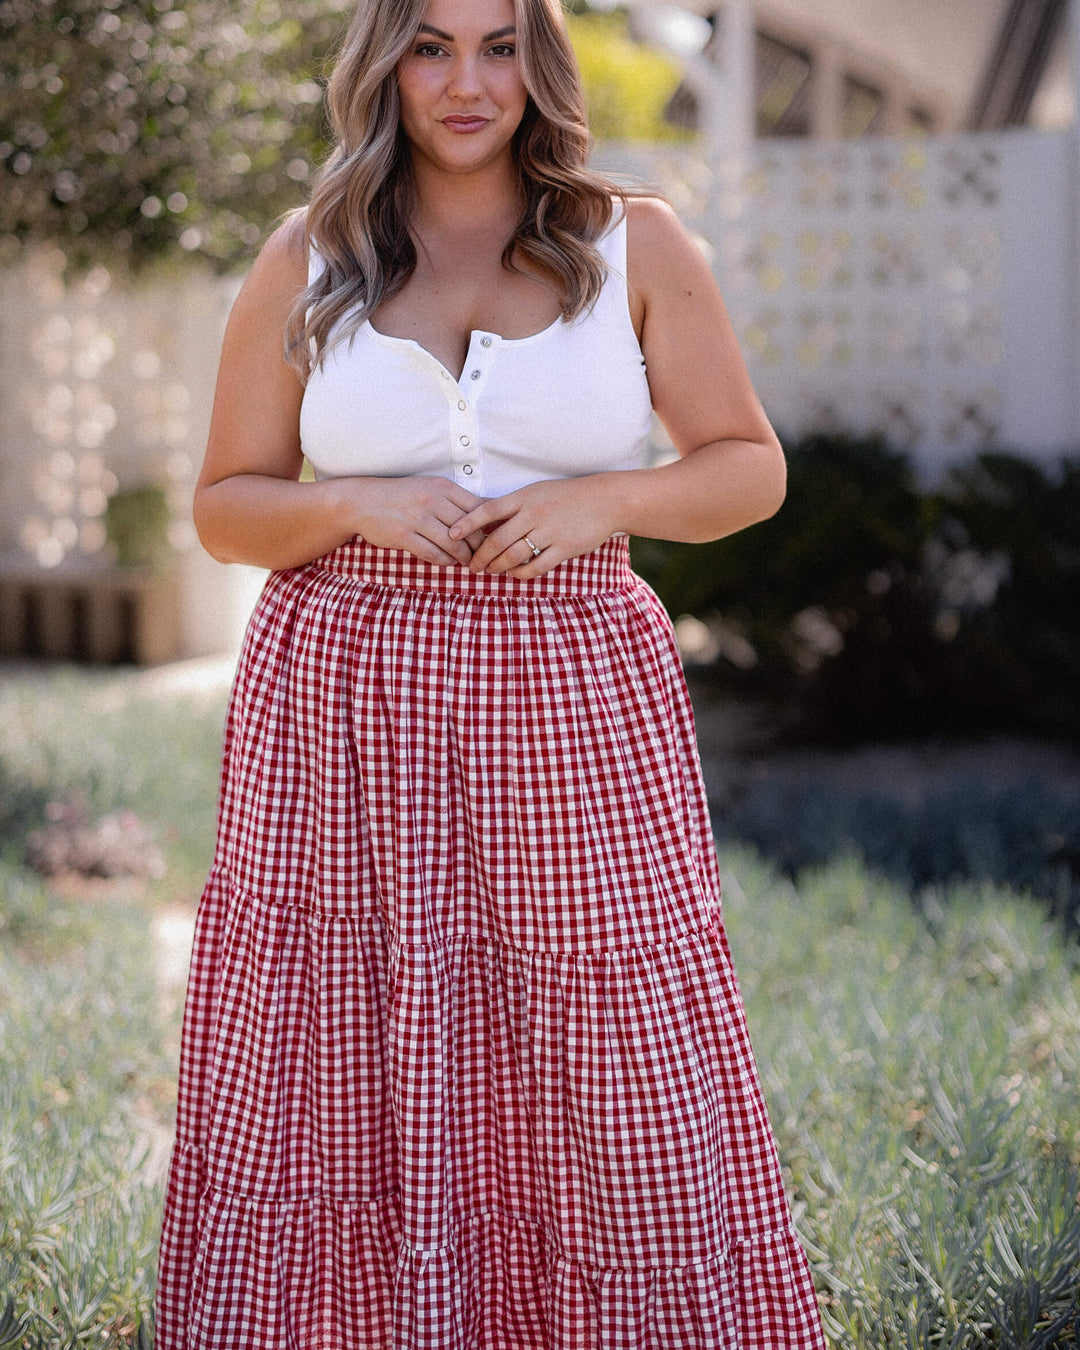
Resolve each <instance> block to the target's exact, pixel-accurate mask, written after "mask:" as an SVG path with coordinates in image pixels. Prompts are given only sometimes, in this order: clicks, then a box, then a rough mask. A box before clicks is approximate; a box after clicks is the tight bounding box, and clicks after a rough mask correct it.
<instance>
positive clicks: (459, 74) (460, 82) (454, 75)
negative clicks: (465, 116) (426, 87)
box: [447, 56, 481, 98]
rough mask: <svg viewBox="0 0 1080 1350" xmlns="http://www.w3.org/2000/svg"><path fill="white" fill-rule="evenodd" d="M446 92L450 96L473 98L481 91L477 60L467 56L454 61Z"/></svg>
mask: <svg viewBox="0 0 1080 1350" xmlns="http://www.w3.org/2000/svg"><path fill="white" fill-rule="evenodd" d="M447 92H448V93H449V94H450V96H451V98H475V97H476V96H477V95H478V94H479V93H480V92H481V87H480V69H479V64H478V62H477V61H475V60H474V59H473V58H472V57H467V56H466V57H461V58H460V59H459V60H457V61H455V62H454V63H453V65H452V66H451V67H450V81H449V86H448V90H447Z"/></svg>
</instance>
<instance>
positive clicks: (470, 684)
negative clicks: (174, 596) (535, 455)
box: [157, 537, 824, 1350]
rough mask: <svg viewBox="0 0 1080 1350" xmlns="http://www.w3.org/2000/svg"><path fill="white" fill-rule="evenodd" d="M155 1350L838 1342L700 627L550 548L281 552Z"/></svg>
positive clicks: (227, 856)
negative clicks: (732, 925)
mask: <svg viewBox="0 0 1080 1350" xmlns="http://www.w3.org/2000/svg"><path fill="white" fill-rule="evenodd" d="M157 1345H158V1348H159V1350H720V1348H721V1347H722V1348H723V1350H751V1348H753V1350H765V1348H766V1347H768V1348H769V1350H802V1348H803V1347H813V1350H824V1340H823V1338H822V1334H821V1329H820V1324H819V1320H818V1314H817V1309H816V1302H815V1297H814V1291H813V1287H812V1284H811V1280H810V1275H809V1271H808V1268H807V1263H806V1259H805V1256H804V1254H803V1251H802V1249H801V1247H800V1246H799V1243H798V1240H797V1238H796V1236H795V1234H794V1232H793V1229H792V1226H791V1220H790V1217H789V1213H788V1208H787V1204H786V1200H785V1197H784V1193H783V1188H782V1184H781V1175H780V1167H779V1162H778V1159H777V1154H776V1148H775V1144H774V1141H773V1137H772V1133H771V1130H770V1127H769V1122H768V1119H767V1116H766V1112H765V1107H764V1104H763V1100H762V1096H761V1090H760V1086H759V1082H758V1077H757V1071H756V1069H755V1066H754V1061H753V1056H752V1052H751V1048H750V1044H749V1041H748V1038H747V1033H746V1028H745V1023H744V1019H743V1011H742V1004H741V999H740V995H739V990H738V986H737V983H736V980H735V976H734V974H733V971H732V968H731V963H730V958H729V953H728V948H727V943H726V939H725V936H724V930H723V925H722V921H721V914H720V889H719V880H718V876H717V871H716V859H715V851H714V847H713V840H712V835H711V830H710V826H709V820H708V814H707V810H706V804H705V798H704V792H703V789H702V783H701V775H700V767H699V764H698V758H697V750H696V745H695V740H694V729H693V721H692V716H691V712H690V707H689V701H688V699H687V695H686V689H685V685H684V683H683V679H682V674H681V670H680V666H679V661H678V656H677V652H676V649H675V646H674V642H673V638H672V632H671V626H670V624H669V622H668V619H667V616H666V614H665V613H664V611H663V608H662V607H661V605H660V603H659V601H658V600H657V598H656V596H655V595H654V594H653V592H652V591H651V590H650V589H649V588H648V587H647V586H646V585H645V584H644V583H643V582H642V581H641V580H640V579H639V578H638V577H637V576H636V575H635V574H634V573H633V571H632V570H631V569H630V566H629V561H628V551H627V541H626V539H625V538H624V537H616V538H614V539H612V540H609V541H608V543H606V544H604V545H602V546H601V547H600V548H598V549H597V550H595V551H594V552H593V553H590V554H587V555H585V556H584V557H580V558H576V559H573V560H571V561H569V562H567V563H563V564H562V565H561V566H559V567H556V568H555V569H553V570H552V571H551V572H549V573H547V574H546V575H545V576H543V577H540V578H537V579H535V580H532V581H520V580H517V579H515V578H513V577H505V576H504V577H496V576H488V575H484V574H481V575H474V574H472V573H470V572H469V571H468V570H467V569H466V568H462V567H448V568H439V567H435V566H431V565H428V564H425V563H422V562H420V561H419V560H418V559H416V558H414V557H413V556H412V555H410V554H407V553H404V552H399V551H397V550H387V549H378V548H375V547H373V546H371V545H368V544H365V543H363V542H361V541H359V540H355V541H353V542H352V543H349V544H346V545H344V546H342V547H341V548H339V549H336V550H335V551H334V552H333V553H331V554H328V555H327V556H326V557H325V558H320V559H318V560H317V561H315V562H314V563H311V564H309V565H307V566H304V567H299V568H295V569H291V570H288V571H282V572H276V573H273V574H272V575H271V576H270V578H269V580H268V582H267V585H266V588H265V590H264V592H263V595H262V597H261V599H260V602H259V604H258V607H257V609H256V611H255V614H254V615H253V617H252V620H251V623H250V625H249V628H248V633H247V638H246V641H245V645H244V649H243V653H242V655H241V660H240V665H239V670H238V674H237V678H236V682H235V685H234V689H233V693H232V698H231V701H230V707H229V714H228V722H227V730H226V743H225V758H224V767H223V772H222V782H221V798H220V812H219V830H218V846H217V851H216V855H215V858H214V862H213V867H212V871H211V874H210V877H209V880H208V883H207V887H206V890H205V893H204V895H203V898H202V902H201V905H200V910H199V917H198V923H197V927H196V936H195V946H194V952H193V957H192V967H191V977H190V981H189V987H188V996H187V1006H186V1013H185V1020H184V1032H183V1044H182V1051H181V1071H180V1096H179V1104H178V1114H177V1137H176V1144H175V1147H174V1150H173V1157H172V1162H171V1166H170V1171H169V1179H168V1189H167V1198H166V1210H165V1224H164V1230H163V1235H162V1244H161V1260H160V1270H159V1290H158V1308H157Z"/></svg>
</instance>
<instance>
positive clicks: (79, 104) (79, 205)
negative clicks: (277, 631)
mask: <svg viewBox="0 0 1080 1350" xmlns="http://www.w3.org/2000/svg"><path fill="white" fill-rule="evenodd" d="M347 11H348V6H347V5H343V4H341V3H340V0H287V3H286V0H0V236H2V237H6V238H7V239H9V240H11V239H15V240H26V239H29V238H34V239H38V240H41V239H46V240H51V241H54V242H56V243H58V244H60V245H61V247H62V248H63V249H64V251H65V253H67V254H68V255H69V256H71V257H73V258H75V259H85V258H88V257H91V256H97V255H100V253H101V251H102V250H103V249H110V250H111V251H113V252H115V253H121V254H123V253H126V254H127V255H128V256H129V257H130V258H131V260H132V261H133V262H136V263H137V262H142V261H146V260H148V259H150V258H152V257H155V256H159V255H162V254H166V253H169V252H170V251H173V250H175V249H176V248H177V247H179V249H180V250H182V251H184V252H187V253H190V254H201V255H203V256H205V257H206V258H209V259H211V260H212V261H213V262H214V263H215V264H218V265H221V266H227V265H229V264H231V263H234V262H236V261H237V260H238V259H241V258H243V257H245V256H247V255H248V253H249V250H250V247H251V245H252V244H253V243H255V242H256V241H257V239H258V238H259V236H260V234H261V232H262V230H263V229H264V228H265V226H266V225H267V223H268V222H270V221H271V220H272V219H273V218H274V217H275V216H276V215H278V214H279V213H280V212H281V211H283V210H285V209H287V208H288V207H290V206H294V205H296V204H297V202H298V201H299V200H301V197H302V193H301V192H300V190H299V186H298V185H300V184H302V183H303V181H304V179H305V178H307V176H308V174H309V173H310V172H311V168H312V165H313V164H314V163H315V162H316V161H317V160H318V158H319V156H320V154H321V153H322V151H323V148H324V146H323V136H324V132H325V124H324V121H323V113H322V94H323V84H322V76H323V73H324V69H325V65H326V57H327V55H328V53H329V52H330V49H331V48H332V46H333V44H334V42H335V40H336V39H337V37H338V36H339V34H340V33H341V31H342V29H343V27H344V23H345V18H346V16H347Z"/></svg>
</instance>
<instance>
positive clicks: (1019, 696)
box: [634, 436, 1080, 742]
mask: <svg viewBox="0 0 1080 1350" xmlns="http://www.w3.org/2000/svg"><path fill="white" fill-rule="evenodd" d="M788 464H789V483H788V497H787V501H786V502H785V504H784V506H783V507H782V508H781V510H780V511H779V513H778V514H777V515H776V516H775V517H774V518H773V519H771V520H768V521H765V522H764V523H762V524H760V525H756V526H754V528H753V529H750V530H746V531H742V532H740V533H739V534H736V535H733V536H731V537H730V538H727V539H721V540H718V541H716V542H715V543H711V544H706V545H685V544H667V543H662V542H659V541H654V540H637V541H635V544H634V557H635V565H636V566H637V567H638V570H639V571H641V572H642V574H643V575H644V576H645V578H646V580H648V581H650V582H651V583H652V585H653V586H654V587H655V588H656V589H657V591H658V592H659V595H660V598H661V599H662V600H663V601H664V603H665V605H666V606H667V608H668V610H669V611H670V612H671V613H672V615H673V616H678V615H681V614H689V615H694V616H697V617H699V618H701V619H703V620H705V621H707V622H709V623H711V624H713V625H714V627H715V628H716V630H717V632H718V634H719V641H718V644H717V645H718V646H719V647H720V650H721V652H723V651H724V650H725V646H726V647H727V648H729V649H734V650H739V651H743V652H746V651H748V652H750V654H751V659H742V660H741V661H740V662H739V663H738V664H733V663H731V662H730V661H727V660H725V659H724V657H723V655H721V657H720V659H719V660H718V661H716V662H715V663H714V665H713V666H712V667H711V668H710V670H709V672H708V673H709V675H710V676H711V677H712V681H713V683H715V685H716V687H717V688H718V689H720V690H723V691H724V692H726V693H734V694H741V693H752V694H753V695H754V696H755V697H762V698H765V699H767V700H769V701H771V704H772V706H773V710H774V714H775V720H776V722H777V724H778V725H779V726H780V727H781V728H782V729H784V730H787V731H789V732H791V733H793V734H796V735H800V736H804V737H818V738H824V739H828V740H832V741H838V742H845V741H846V742H852V741H857V740H862V739H866V738H869V737H888V736H898V735H911V734H925V733H931V732H945V733H956V732H974V731H980V730H984V729H986V728H988V727H994V728H998V729H1002V728H1015V729H1024V730H1029V731H1042V732H1049V733H1065V734H1067V735H1080V700H1078V699H1077V698H1076V696H1075V691H1076V689H1077V687H1078V682H1080V627H1078V625H1077V624H1076V622H1075V617H1074V611H1075V606H1076V599H1075V597H1076V595H1077V594H1080V461H1073V460H1069V461H1065V463H1064V465H1063V466H1062V469H1061V472H1060V474H1055V473H1053V472H1052V471H1047V470H1043V469H1040V468H1039V467H1038V466H1036V465H1034V464H1031V463H1028V462H1027V461H1024V460H1020V459H1014V458H1012V457H1009V456H1005V455H1000V454H998V455H992V456H991V455H983V456H980V457H979V458H978V459H976V460H975V461H973V462H972V463H971V464H970V465H966V466H963V467H961V468H958V469H956V470H955V471H954V472H953V473H952V474H950V475H949V477H948V478H947V479H946V481H945V482H944V484H943V485H942V486H941V487H940V488H937V489H934V490H921V489H920V488H919V486H918V484H917V482H916V479H915V475H914V471H913V469H912V466H911V464H910V462H909V461H908V459H907V458H906V457H905V456H904V455H902V454H901V453H899V452H897V451H894V450H891V449H890V448H889V447H888V446H887V445H886V443H885V442H884V441H883V440H881V439H880V438H865V439H857V438H847V437H824V436H815V437H810V438H808V439H806V440H803V441H801V442H798V443H796V444H795V445H793V446H792V447H791V449H790V451H789V455H788ZM731 635H734V636H735V637H736V638H737V639H738V642H739V644H741V645H740V646H739V647H738V648H733V644H732V643H731V641H730V637H731Z"/></svg>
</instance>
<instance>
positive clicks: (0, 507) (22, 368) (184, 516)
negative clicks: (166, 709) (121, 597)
mask: <svg viewBox="0 0 1080 1350" xmlns="http://www.w3.org/2000/svg"><path fill="white" fill-rule="evenodd" d="M237 287H238V283H237V281H236V280H235V279H229V280H222V279H220V278H217V277H213V276H210V275H208V274H206V273H203V272H200V271H199V270H198V269H195V268H191V267H184V268H181V269H178V270H177V271H176V272H175V273H159V274H157V275H156V276H154V277H153V279H148V280H146V281H142V282H138V283H132V282H130V281H123V280H119V279H118V278H117V277H115V276H114V275H113V274H112V273H111V271H110V269H109V268H108V267H107V266H104V265H102V266H98V267H95V268H93V270H91V271H90V272H88V273H86V274H84V275H80V276H71V275H69V273H68V270H67V268H66V266H65V260H64V257H63V255H62V253H60V252H59V250H57V249H54V248H42V249H38V250H34V251H32V252H31V253H30V254H29V256H28V257H27V259H26V261H25V262H24V263H23V264H22V265H21V266H19V267H16V268H11V269H8V270H6V271H3V272H0V316H2V319H0V372H2V378H0V474H2V479H3V492H2V493H0V554H2V555H4V556H5V557H6V558H8V559H10V560H13V561H17V560H19V559H24V560H25V561H26V562H27V563H36V564H38V565H39V566H41V567H42V568H43V569H51V568H55V567H59V566H61V565H64V566H68V565H71V564H77V563H79V562H81V561H86V562H90V561H92V560H95V559H97V558H98V557H99V555H100V554H101V552H102V550H103V547H104V544H105V527H104V512H105V505H106V500H107V498H108V496H109V494H110V493H112V492H114V491H115V490H116V489H117V488H118V487H121V488H129V487H136V486H143V485H147V484H152V485H159V486H163V487H164V488H165V489H166V490H167V493H168V497H169V503H170V507H171V511H172V518H173V519H172V526H171V529H170V540H171V542H172V544H173V546H174V548H175V549H176V551H177V556H178V559H179V571H180V593H181V596H182V610H183V612H182V614H181V619H180V621H181V625H182V630H183V650H184V651H185V652H186V653H188V654H192V655H194V654H198V653H204V652H212V651H219V650H222V649H227V648H229V647H230V646H232V645H234V644H235V642H236V639H237V634H238V631H239V628H240V627H241V625H242V622H243V620H244V618H246V610H247V609H248V608H250V600H251V595H252V590H253V587H254V586H255V585H256V584H257V578H255V577H252V576H251V575H249V574H248V573H249V569H227V568H224V567H222V566H220V565H219V564H217V563H215V562H213V560H212V559H210V558H209V557H208V556H207V555H206V554H205V553H203V551H202V549H201V548H200V547H199V544H198V541H197V539H196V538H195V532H194V528H193V526H192V524H191V495H192V488H193V486H194V482H195V477H196V475H197V473H198V469H199V465H200V463H201V460H202V453H203V447H204V445H205V442H206V433H207V429H208V426H209V421H210V407H211V403H212V400H213V392H214V381H215V376H216V370H217V360H218V354H219V351H220V344H221V336H222V332H223V330H224V325H225V319H226V317H227V315H228V311H229V308H230V306H231V304H232V300H233V298H234V296H235V294H236V290H237Z"/></svg>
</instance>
